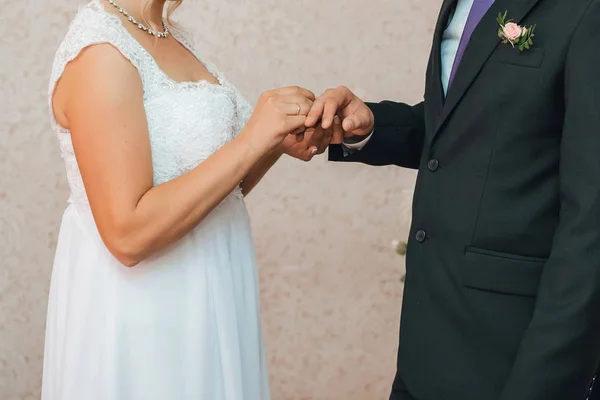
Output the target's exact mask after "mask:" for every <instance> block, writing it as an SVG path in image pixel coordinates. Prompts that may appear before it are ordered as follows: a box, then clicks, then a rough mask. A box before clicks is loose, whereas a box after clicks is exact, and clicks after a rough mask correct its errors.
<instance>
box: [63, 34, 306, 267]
mask: <svg viewBox="0 0 600 400" xmlns="http://www.w3.org/2000/svg"><path fill="white" fill-rule="evenodd" d="M84 87H85V90H83V89H82V88H84ZM300 91H301V90H300ZM306 92H308V91H306ZM61 93H62V94H61ZM301 93H302V95H305V93H304V92H303V91H301ZM308 93H310V92H308ZM277 95H279V94H277ZM296 96H299V94H298V93H296ZM273 97H275V98H269V99H268V101H265V102H263V103H262V104H263V107H264V108H263V109H267V108H268V110H269V112H265V113H263V114H260V116H259V117H257V118H258V119H257V120H255V122H256V124H255V125H257V126H250V124H249V125H247V126H246V128H245V129H244V131H243V132H242V133H241V134H240V135H239V136H238V137H237V138H236V139H235V140H233V141H231V142H230V143H228V144H226V145H225V146H223V147H222V148H221V149H220V150H218V151H217V152H215V153H214V154H213V155H211V156H210V157H209V158H208V159H206V160H205V161H204V162H202V163H201V164H200V165H198V166H197V167H196V168H194V169H193V170H191V171H190V172H188V173H186V174H184V175H182V176H180V177H178V178H176V179H173V180H171V181H169V182H166V183H164V184H161V185H158V186H153V171H152V160H151V150H150V143H149V137H148V127H147V121H146V114H145V110H144V106H143V98H142V84H141V81H140V78H139V75H138V73H137V71H136V70H135V69H134V67H133V66H132V65H131V64H129V63H128V62H127V61H126V60H125V59H124V58H123V57H122V56H121V54H120V53H119V52H118V51H117V50H116V49H114V48H113V47H111V46H110V45H97V46H93V47H90V48H88V49H87V50H85V51H84V52H83V53H82V54H81V55H80V56H79V57H78V58H77V59H76V60H74V61H73V62H72V63H70V64H69V66H68V67H67V70H66V71H65V74H64V75H63V78H62V79H61V82H59V85H58V87H57V91H56V95H55V101H54V105H55V111H56V108H57V106H58V108H60V111H59V112H56V113H57V114H60V113H64V115H65V117H66V121H68V128H69V129H70V131H71V136H72V140H73V146H74V149H75V154H76V157H77V162H78V164H79V168H80V171H81V175H82V178H83V181H84V184H85V189H86V193H87V196H88V199H89V202H90V206H91V209H92V213H93V215H94V219H95V221H96V225H97V227H98V230H99V232H100V235H101V237H102V239H103V241H104V243H105V244H106V246H107V248H108V249H109V250H110V251H111V252H112V253H113V254H114V255H115V257H116V258H117V259H118V260H119V261H120V262H121V263H123V264H124V265H127V266H133V265H136V264H137V263H139V262H140V261H142V260H143V259H144V258H146V257H148V256H149V255H150V254H152V253H153V252H155V251H158V250H160V249H163V248H165V247H166V246H168V245H170V244H171V243H173V242H174V241H176V240H177V239H179V238H181V237H182V236H184V235H185V234H186V233H188V232H189V231H191V230H192V229H193V228H194V227H195V226H196V225H197V224H198V223H199V222H200V221H202V219H203V218H204V217H205V216H206V215H207V214H208V213H209V212H210V211H211V210H212V209H213V208H214V207H215V206H216V205H218V204H219V203H220V202H221V201H222V200H223V199H224V198H225V197H226V196H227V195H228V194H229V193H231V191H232V190H233V189H234V188H235V187H236V186H237V185H238V184H239V183H240V182H241V181H242V180H243V179H244V177H245V176H246V175H247V174H248V172H249V171H250V170H251V169H252V167H253V165H254V164H255V163H256V162H257V161H258V160H260V159H261V158H262V157H263V156H264V154H266V153H268V152H270V151H271V150H272V149H273V148H275V147H276V146H277V145H278V144H279V143H278V141H280V140H281V139H283V136H281V135H279V136H280V137H276V136H277V135H273V134H271V133H269V134H262V133H261V134H259V133H258V132H259V131H263V132H264V130H265V129H264V128H262V127H263V126H269V124H271V123H273V124H276V125H277V124H279V126H285V129H290V127H291V129H292V130H293V129H295V128H297V127H298V126H300V125H301V123H300V122H301V121H302V122H303V121H304V118H299V117H288V116H283V115H284V114H285V113H284V112H280V113H273V112H271V111H273V110H274V109H275V108H276V107H279V108H277V110H281V109H283V108H284V106H285V104H284V103H282V102H280V101H279V100H280V99H281V98H282V97H276V96H275V95H273ZM296 100H297V98H296V97H294V98H293V101H296ZM265 103H268V104H267V105H264V104H265ZM281 104H283V105H281ZM272 115H276V116H277V118H278V119H276V120H273V119H272V118H271V116H272ZM261 118H262V119H261ZM257 121H258V122H257ZM258 125H260V126H258ZM291 125H293V126H291ZM296 125H297V126H296ZM271 130H272V129H271ZM269 135H271V137H269Z"/></svg>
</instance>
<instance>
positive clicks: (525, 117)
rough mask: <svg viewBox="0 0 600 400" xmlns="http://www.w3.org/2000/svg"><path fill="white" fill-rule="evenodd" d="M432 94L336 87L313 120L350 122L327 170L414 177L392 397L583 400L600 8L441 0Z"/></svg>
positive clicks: (598, 228) (597, 286)
mask: <svg viewBox="0 0 600 400" xmlns="http://www.w3.org/2000/svg"><path fill="white" fill-rule="evenodd" d="M505 11H506V17H505V18H499V19H498V16H499V13H500V14H502V16H504V13H505ZM510 19H512V20H513V21H514V23H516V24H510V23H509V20H510ZM533 25H535V26H536V27H535V30H534V31H533V32H534V34H533V35H532V36H531V35H530V34H531V29H533ZM502 27H504V28H502ZM523 27H524V28H526V29H527V30H523V29H522V28H523ZM499 29H500V32H499ZM530 39H531V40H530ZM519 47H520V48H521V49H522V50H523V51H521V49H519ZM424 98H425V100H424V102H422V103H419V104H417V105H415V106H409V105H407V104H403V103H395V102H390V101H384V102H382V103H378V104H366V105H365V103H363V102H362V101H361V100H360V99H359V98H357V97H356V96H355V95H354V94H353V93H352V92H350V91H349V90H348V89H346V88H344V87H340V88H337V89H332V90H328V91H327V92H326V93H325V94H324V95H323V96H321V97H320V98H319V99H318V100H317V101H316V102H315V104H314V106H313V108H312V110H311V111H310V114H309V115H308V118H307V126H312V125H313V124H315V123H317V121H318V120H319V119H322V125H323V127H324V128H328V127H329V126H330V125H331V124H332V121H333V118H334V115H336V114H337V115H339V116H340V117H341V118H342V122H343V123H342V126H343V128H344V131H345V132H344V134H345V138H344V144H343V145H341V146H340V145H332V146H330V150H329V158H330V159H331V160H333V161H346V162H362V163H365V164H369V165H397V166H401V167H406V168H413V169H418V170H419V174H418V178H417V183H416V189H415V195H414V204H413V217H412V228H411V230H410V235H411V238H410V240H409V243H408V253H407V276H406V287H405V291H404V301H403V307H402V329H401V333H400V345H399V350H398V366H397V374H396V379H395V381H394V384H393V389H392V395H391V399H392V400H409V399H411V400H412V399H416V400H584V399H586V397H587V396H589V392H590V389H591V387H592V386H593V381H594V379H595V378H594V376H595V371H596V367H597V366H598V363H599V361H600V0H496V1H495V2H494V1H493V0H445V1H444V2H443V4H442V9H441V12H440V15H439V18H438V22H437V26H436V29H435V34H434V38H433V46H432V49H431V54H430V58H429V65H428V68H427V77H426V88H425V96H424ZM599 379H600V378H599Z"/></svg>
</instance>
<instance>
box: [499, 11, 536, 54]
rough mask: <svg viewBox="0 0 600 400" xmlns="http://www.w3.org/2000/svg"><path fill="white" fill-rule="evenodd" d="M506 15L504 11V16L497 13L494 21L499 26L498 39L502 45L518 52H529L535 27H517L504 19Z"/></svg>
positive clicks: (506, 12)
mask: <svg viewBox="0 0 600 400" xmlns="http://www.w3.org/2000/svg"><path fill="white" fill-rule="evenodd" d="M507 14H508V11H505V12H504V14H502V13H499V14H498V18H497V19H496V21H498V24H499V25H500V28H498V37H499V38H500V39H502V43H504V44H506V43H508V44H510V45H511V46H512V47H516V48H518V49H519V50H520V51H523V50H529V48H530V47H531V46H533V36H534V35H533V31H534V29H535V25H533V26H530V27H525V26H520V25H517V24H515V23H514V22H513V21H512V20H511V19H509V20H507V19H506V15H507Z"/></svg>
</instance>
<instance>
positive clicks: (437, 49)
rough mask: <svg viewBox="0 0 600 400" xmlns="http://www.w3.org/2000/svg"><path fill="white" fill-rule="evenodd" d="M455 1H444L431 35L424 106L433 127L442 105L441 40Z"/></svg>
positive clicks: (454, 6)
mask: <svg viewBox="0 0 600 400" xmlns="http://www.w3.org/2000/svg"><path fill="white" fill-rule="evenodd" d="M456 2H457V0H444V2H443V4H442V9H441V11H440V14H439V17H438V21H437V23H436V26H435V32H434V35H433V46H432V49H431V54H430V60H429V63H430V65H429V69H428V74H429V76H428V79H427V88H426V90H427V92H428V96H427V97H428V101H427V102H426V104H425V106H426V107H427V108H428V111H429V113H430V114H429V115H430V116H432V117H433V119H434V120H435V122H434V127H436V126H437V120H438V118H439V117H440V115H441V112H442V107H443V105H444V89H443V87H442V38H443V35H444V31H445V30H446V27H447V26H448V22H449V19H450V15H451V14H452V11H453V10H454V9H455V8H456Z"/></svg>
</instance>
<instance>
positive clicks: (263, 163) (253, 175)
mask: <svg viewBox="0 0 600 400" xmlns="http://www.w3.org/2000/svg"><path fill="white" fill-rule="evenodd" d="M282 155H283V149H281V148H277V149H276V150H274V151H273V152H272V153H271V154H268V155H266V156H264V157H263V159H262V160H260V161H259V162H257V163H256V164H255V165H254V167H252V169H251V170H250V172H248V174H247V175H246V176H245V177H244V180H243V181H242V183H241V184H240V187H241V188H242V193H243V195H244V196H247V195H248V193H250V192H251V191H252V189H254V188H255V187H256V185H258V183H259V182H260V181H261V179H262V178H263V177H264V176H265V175H266V174H267V172H269V170H270V169H271V167H272V166H273V165H275V163H277V161H278V160H279V159H280V158H281V156H282Z"/></svg>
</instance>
